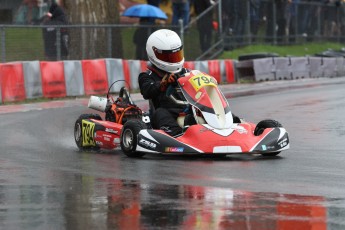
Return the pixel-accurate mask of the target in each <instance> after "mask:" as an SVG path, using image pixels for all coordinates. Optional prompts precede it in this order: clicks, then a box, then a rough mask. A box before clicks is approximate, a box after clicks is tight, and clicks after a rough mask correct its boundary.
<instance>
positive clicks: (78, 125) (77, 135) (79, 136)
mask: <svg viewBox="0 0 345 230" xmlns="http://www.w3.org/2000/svg"><path fill="white" fill-rule="evenodd" d="M84 119H95V120H100V121H101V120H102V118H101V116H100V115H99V114H82V115H80V116H79V118H78V119H77V120H76V122H75V124H74V140H75V143H76V144H77V146H78V148H79V149H80V150H83V151H85V150H99V149H100V148H99V147H98V146H83V133H82V120H84Z"/></svg>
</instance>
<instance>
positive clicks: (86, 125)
mask: <svg viewBox="0 0 345 230" xmlns="http://www.w3.org/2000/svg"><path fill="white" fill-rule="evenodd" d="M82 125H83V126H82V132H83V146H96V143H95V140H94V135H95V123H92V122H89V121H85V120H83V121H82Z"/></svg>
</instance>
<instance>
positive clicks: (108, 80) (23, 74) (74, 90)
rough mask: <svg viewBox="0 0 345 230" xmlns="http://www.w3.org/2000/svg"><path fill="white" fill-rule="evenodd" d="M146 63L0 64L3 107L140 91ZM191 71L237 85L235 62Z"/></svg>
mask: <svg viewBox="0 0 345 230" xmlns="http://www.w3.org/2000/svg"><path fill="white" fill-rule="evenodd" d="M147 64H148V63H147V62H146V61H140V60H123V59H95V60H69V61H54V62H53V61H52V62H46V61H27V62H12V63H0V103H4V102H15V101H23V100H26V99H35V98H63V97H66V96H84V95H92V94H97V95H99V94H101V95H102V94H105V93H107V91H108V88H109V86H110V85H111V84H112V83H113V82H115V81H118V84H115V85H114V86H113V87H112V88H111V91H110V92H118V91H119V90H120V88H121V87H122V86H126V87H128V88H130V89H133V90H135V89H138V88H139V85H138V76H139V73H140V72H142V71H145V70H146V67H147ZM185 67H186V68H188V69H199V70H200V71H202V72H205V73H209V74H210V75H212V76H214V77H215V78H216V80H217V81H218V82H219V83H225V84H226V83H235V82H236V74H235V73H236V71H235V61H233V60H208V61H188V62H185Z"/></svg>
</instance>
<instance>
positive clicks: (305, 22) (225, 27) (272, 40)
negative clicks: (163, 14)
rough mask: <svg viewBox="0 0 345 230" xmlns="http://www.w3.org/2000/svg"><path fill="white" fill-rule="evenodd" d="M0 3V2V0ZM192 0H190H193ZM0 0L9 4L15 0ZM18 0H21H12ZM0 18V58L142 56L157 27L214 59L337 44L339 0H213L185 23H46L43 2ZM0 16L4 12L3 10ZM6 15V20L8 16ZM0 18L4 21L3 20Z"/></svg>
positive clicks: (341, 17)
mask: <svg viewBox="0 0 345 230" xmlns="http://www.w3.org/2000/svg"><path fill="white" fill-rule="evenodd" d="M0 1H1V0H0ZM194 1H196V0H194ZM2 2H6V4H1V7H0V10H1V12H7V11H6V10H4V9H3V8H6V7H5V6H6V5H7V6H8V7H9V5H10V4H14V3H15V2H16V1H12V0H11V1H7V0H2ZM17 2H22V1H17ZM20 7H21V9H17V10H15V12H16V13H12V14H9V13H7V14H6V15H11V16H8V17H5V18H6V20H7V21H6V20H5V23H6V24H5V23H4V24H2V25H1V22H0V55H1V56H0V57H1V62H11V61H29V60H81V59H95V58H123V59H145V57H144V58H143V57H142V55H141V54H140V53H142V52H145V43H146V39H147V37H148V35H149V34H150V33H151V32H153V31H154V30H156V29H159V28H169V29H172V30H175V31H177V32H178V33H179V34H180V36H181V37H182V39H183V41H184V47H185V49H184V50H185V57H186V60H187V61H188V60H196V59H209V58H214V57H216V56H217V55H218V54H219V53H221V51H223V49H225V50H232V49H234V48H238V47H243V46H246V45H250V44H271V45H286V44H297V43H302V42H303V43H304V42H312V41H319V42H320V41H321V42H322V41H332V42H343V40H344V39H345V37H344V34H345V4H343V1H340V0H329V1H317V0H309V1H302V0H300V1H297V0H291V1H287V0H219V1H218V2H216V4H214V5H213V6H212V7H210V8H209V9H207V10H206V11H204V12H203V13H202V14H200V15H196V14H195V12H194V11H193V8H192V10H191V15H192V17H191V21H190V23H189V25H187V26H185V27H184V28H182V26H172V25H170V24H169V22H167V23H166V24H165V25H129V24H121V25H49V24H45V23H44V22H42V20H41V17H42V13H43V12H45V11H46V8H47V5H46V4H44V2H42V4H41V5H40V7H39V8H37V9H36V10H34V8H25V7H24V8H23V5H20ZM3 15H4V14H3ZM9 18H10V19H9ZM3 21H4V20H3Z"/></svg>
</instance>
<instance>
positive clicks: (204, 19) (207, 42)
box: [194, 0, 213, 52]
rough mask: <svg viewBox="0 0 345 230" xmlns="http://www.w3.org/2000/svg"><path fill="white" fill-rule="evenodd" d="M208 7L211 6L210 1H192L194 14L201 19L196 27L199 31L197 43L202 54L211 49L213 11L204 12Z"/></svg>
mask: <svg viewBox="0 0 345 230" xmlns="http://www.w3.org/2000/svg"><path fill="white" fill-rule="evenodd" d="M210 6H212V2H211V1H210V0H198V1H194V10H195V13H196V15H198V16H200V15H201V17H200V18H199V19H198V21H197V26H198V30H199V41H200V47H201V51H202V52H205V51H207V49H209V48H210V47H211V43H212V30H213V26H212V21H213V18H212V16H213V14H212V13H213V11H212V10H208V11H207V12H205V11H206V10H207V9H208V8H209V7H210ZM204 12H205V13H204Z"/></svg>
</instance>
